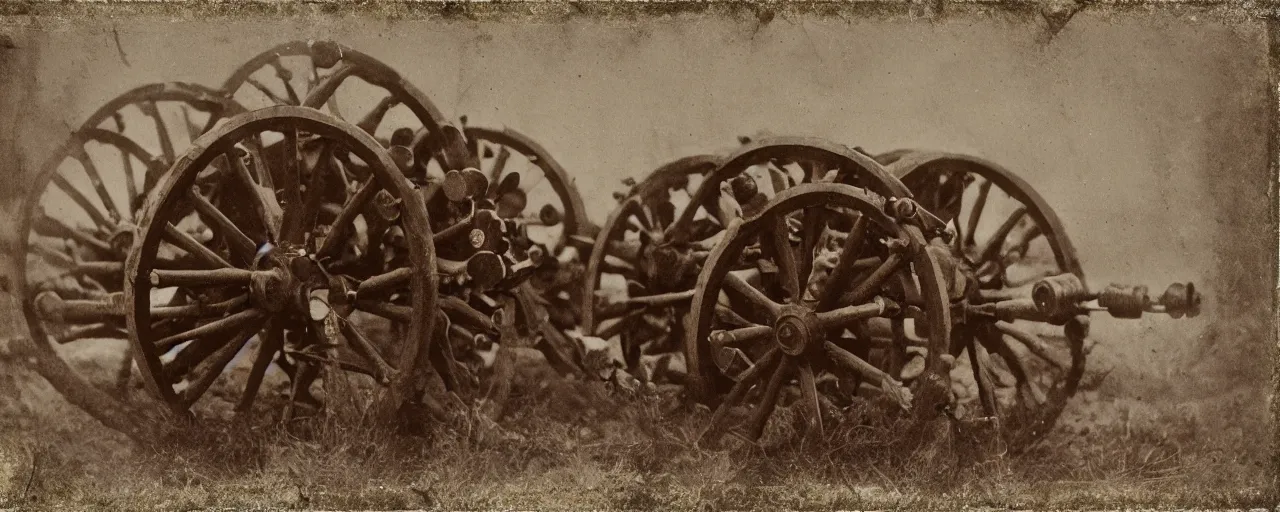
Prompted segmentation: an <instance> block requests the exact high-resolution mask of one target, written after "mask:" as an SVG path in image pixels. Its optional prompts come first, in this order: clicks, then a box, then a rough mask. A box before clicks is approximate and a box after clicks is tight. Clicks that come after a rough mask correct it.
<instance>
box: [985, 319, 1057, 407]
mask: <svg viewBox="0 0 1280 512" xmlns="http://www.w3.org/2000/svg"><path fill="white" fill-rule="evenodd" d="M992 331H993V332H989V333H987V335H986V336H984V337H983V338H982V339H981V341H982V343H983V346H985V347H986V348H987V350H989V351H992V352H995V353H996V354H998V355H999V356H1000V359H1003V360H1004V363H1005V366H1006V367H1008V368H1009V373H1011V374H1013V378H1014V379H1015V380H1017V381H1018V389H1019V390H1020V392H1022V393H1025V394H1026V395H1029V398H1031V399H1032V400H1034V401H1035V402H1036V404H1035V405H1041V404H1044V403H1045V402H1047V401H1048V397H1046V396H1045V394H1044V392H1043V391H1041V390H1040V388H1039V387H1038V386H1036V383H1035V382H1033V381H1032V379H1031V370H1030V368H1028V367H1027V362H1026V360H1024V359H1023V358H1022V356H1020V355H1019V354H1018V353H1017V352H1016V351H1015V350H1014V349H1013V346H1012V345H1010V343H1009V339H1008V338H1007V337H1005V336H1002V335H1001V333H1000V332H999V331H998V330H995V329H994V328H993V329H992Z"/></svg>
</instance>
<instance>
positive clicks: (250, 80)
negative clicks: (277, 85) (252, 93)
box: [245, 77, 294, 105]
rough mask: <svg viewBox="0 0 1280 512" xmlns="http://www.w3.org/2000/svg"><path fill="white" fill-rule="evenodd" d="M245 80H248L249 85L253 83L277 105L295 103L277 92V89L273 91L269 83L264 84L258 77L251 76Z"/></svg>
mask: <svg viewBox="0 0 1280 512" xmlns="http://www.w3.org/2000/svg"><path fill="white" fill-rule="evenodd" d="M245 81H246V82H248V83H249V85H252V86H253V88H254V89H257V90H258V92H260V93H262V95H263V96H266V97H267V99H268V100H271V102H272V103H275V104H276V105H293V104H294V103H291V102H289V100H287V99H284V98H281V97H280V95H278V94H276V92H275V91H272V90H271V88H270V87H267V84H264V83H262V82H260V81H258V79H256V78H253V77H250V78H247V79H246V80H245Z"/></svg>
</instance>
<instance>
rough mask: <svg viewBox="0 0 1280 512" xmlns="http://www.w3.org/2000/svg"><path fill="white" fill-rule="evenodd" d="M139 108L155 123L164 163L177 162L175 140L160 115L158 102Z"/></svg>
mask: <svg viewBox="0 0 1280 512" xmlns="http://www.w3.org/2000/svg"><path fill="white" fill-rule="evenodd" d="M138 108H139V109H140V110H142V113H144V114H146V115H147V116H148V117H150V118H151V121H152V122H154V123H155V125H156V135H157V136H158V137H159V139H160V151H161V153H162V154H164V161H165V163H167V164H172V163H173V162H174V161H175V160H177V158H178V152H177V151H174V149H173V139H172V138H171V137H170V136H169V127H168V126H166V125H165V123H164V118H163V117H162V116H161V115H160V109H159V108H157V106H156V102H154V101H146V102H142V103H139V104H138Z"/></svg>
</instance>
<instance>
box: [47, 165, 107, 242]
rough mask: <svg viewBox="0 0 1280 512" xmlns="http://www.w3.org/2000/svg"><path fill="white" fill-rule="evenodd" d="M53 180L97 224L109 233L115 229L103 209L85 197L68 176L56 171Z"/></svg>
mask: <svg viewBox="0 0 1280 512" xmlns="http://www.w3.org/2000/svg"><path fill="white" fill-rule="evenodd" d="M51 180H52V181H53V184H54V185H55V186H57V187H58V188H59V189H60V190H62V192H63V193H65V194H67V196H68V197H70V198H71V201H72V202H74V203H76V206H79V207H80V209H81V210H84V213H85V214H87V215H89V219H90V220H92V221H93V224H94V225H95V226H98V228H99V229H102V230H104V231H106V232H108V233H110V232H112V231H115V228H116V225H115V223H113V222H111V221H109V220H107V218H106V217H104V216H103V215H102V211H101V210H99V209H98V207H97V206H94V204H93V202H92V201H90V200H89V198H87V197H85V196H84V194H81V193H80V190H79V189H77V188H76V187H75V186H73V185H72V184H71V182H69V181H67V178H65V177H63V176H62V175H61V174H56V173H55V174H54V175H53V178H51Z"/></svg>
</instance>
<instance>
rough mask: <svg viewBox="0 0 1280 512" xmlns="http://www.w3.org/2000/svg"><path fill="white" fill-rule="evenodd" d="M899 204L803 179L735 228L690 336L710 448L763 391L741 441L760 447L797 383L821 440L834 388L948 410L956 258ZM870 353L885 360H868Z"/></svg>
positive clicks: (713, 257)
mask: <svg viewBox="0 0 1280 512" xmlns="http://www.w3.org/2000/svg"><path fill="white" fill-rule="evenodd" d="M904 201H909V200H904ZM894 203H895V201H892V200H891V201H886V199H884V198H882V197H881V196H879V195H877V194H874V193H870V192H867V191H865V190H863V189H859V188H856V187H851V186H847V185H840V184H829V183H826V184H805V185H799V186H797V187H794V188H791V189H788V190H786V191H784V192H782V193H780V194H778V196H777V197H775V198H774V199H773V200H772V201H770V202H769V204H768V205H767V206H765V207H764V208H763V209H761V210H760V211H759V212H757V213H756V214H754V215H751V216H748V217H746V218H744V219H741V220H738V221H734V222H733V223H732V224H731V226H730V227H729V229H728V230H727V231H726V233H725V236H724V239H723V240H722V241H721V242H720V243H719V244H717V245H716V247H715V248H714V249H713V250H712V252H711V254H710V256H708V258H707V265H706V267H704V268H703V270H702V272H701V273H700V274H699V276H698V283H697V286H696V288H695V292H694V297H693V304H692V307H691V308H690V312H691V315H690V318H689V330H688V334H687V336H686V338H685V356H686V357H687V358H688V364H689V369H690V386H691V389H692V390H693V391H694V395H695V396H696V397H699V399H700V400H701V401H703V402H705V403H708V404H709V405H711V406H713V407H715V413H714V415H713V416H712V419H711V424H710V425H709V426H708V428H707V430H706V432H705V434H704V436H703V440H704V441H714V440H715V439H717V438H719V437H720V436H721V435H723V434H724V433H725V432H726V431H728V430H729V426H730V425H731V423H732V416H733V414H734V413H735V412H736V411H735V410H736V409H737V408H738V407H739V405H740V404H742V403H743V401H744V400H745V399H748V398H752V397H754V399H755V404H756V405H755V407H754V408H753V410H752V411H751V413H750V415H749V418H748V419H747V421H746V424H745V432H744V433H743V436H744V437H745V438H746V439H747V440H749V441H752V442H754V441H756V440H757V439H759V438H760V436H761V434H762V433H763V432H764V430H765V427H766V425H767V423H768V421H769V418H770V417H771V416H772V415H773V412H774V410H775V408H776V407H777V406H778V405H779V401H780V397H781V396H782V390H783V388H784V387H788V386H790V385H792V383H793V382H794V383H795V385H796V386H798V387H799V393H798V394H796V395H798V397H799V398H798V399H799V400H800V402H799V403H800V404H801V410H802V411H803V414H804V417H805V419H806V420H807V425H808V427H809V428H810V429H811V430H810V431H811V432H815V433H817V434H818V435H819V437H821V435H822V433H823V429H824V423H825V420H824V418H823V410H824V409H828V408H830V407H831V405H828V404H826V403H825V402H829V401H832V400H838V399H839V398H840V397H837V396H823V395H824V393H822V391H821V390H823V389H829V386H825V385H823V384H820V382H823V381H828V380H833V381H834V382H835V383H836V384H835V387H836V388H839V387H840V386H843V385H846V383H850V384H851V385H852V386H857V385H858V384H857V383H858V382H862V383H867V384H870V385H871V386H872V387H873V388H877V389H878V390H879V391H880V392H881V393H883V395H885V396H887V397H889V398H890V399H891V400H892V401H893V402H894V403H896V404H897V405H898V406H901V407H902V408H903V409H911V408H916V409H917V410H919V411H921V413H923V414H929V413H931V412H932V411H934V410H935V409H936V408H939V407H942V406H945V405H947V404H948V403H949V397H948V396H947V393H946V389H945V388H946V385H945V382H946V380H944V375H945V372H947V371H949V368H948V367H947V364H946V363H945V361H944V359H943V358H942V357H941V354H942V353H943V352H944V351H945V348H946V346H947V344H948V343H949V342H950V329H951V320H950V304H949V303H948V300H947V297H948V286H947V285H948V283H947V282H946V281H945V280H944V268H945V262H942V261H939V259H938V258H937V256H936V254H935V253H934V252H932V251H930V250H928V245H929V241H928V240H926V237H925V235H923V234H922V231H921V230H920V228H919V227H917V226H915V225H913V224H910V223H904V222H902V221H900V219H899V218H896V217H895V216H891V213H890V212H898V211H900V210H898V208H897V206H895V204H894ZM753 249H754V250H753ZM761 260H765V262H764V263H762V261H761ZM766 268H776V271H764V269H766ZM873 350H875V351H879V352H883V353H885V354H884V355H885V356H887V357H884V356H882V357H881V358H880V359H881V360H884V361H885V362H886V364H881V365H876V364H873V363H872V362H871V361H872V360H873V359H872V358H871V357H869V354H870V353H871V352H872V351H873ZM912 350H920V351H924V352H926V353H927V356H926V361H925V365H923V367H922V368H920V369H919V371H917V372H915V373H914V374H912V375H904V372H905V368H904V367H903V363H904V360H905V358H906V356H907V355H908V354H909V353H910V351H912ZM900 379H901V380H900ZM909 387H914V388H915V396H914V398H913V393H912V391H911V390H909V389H908V388H909ZM852 392H856V387H855V388H854V389H849V390H844V393H846V394H848V393H852Z"/></svg>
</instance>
